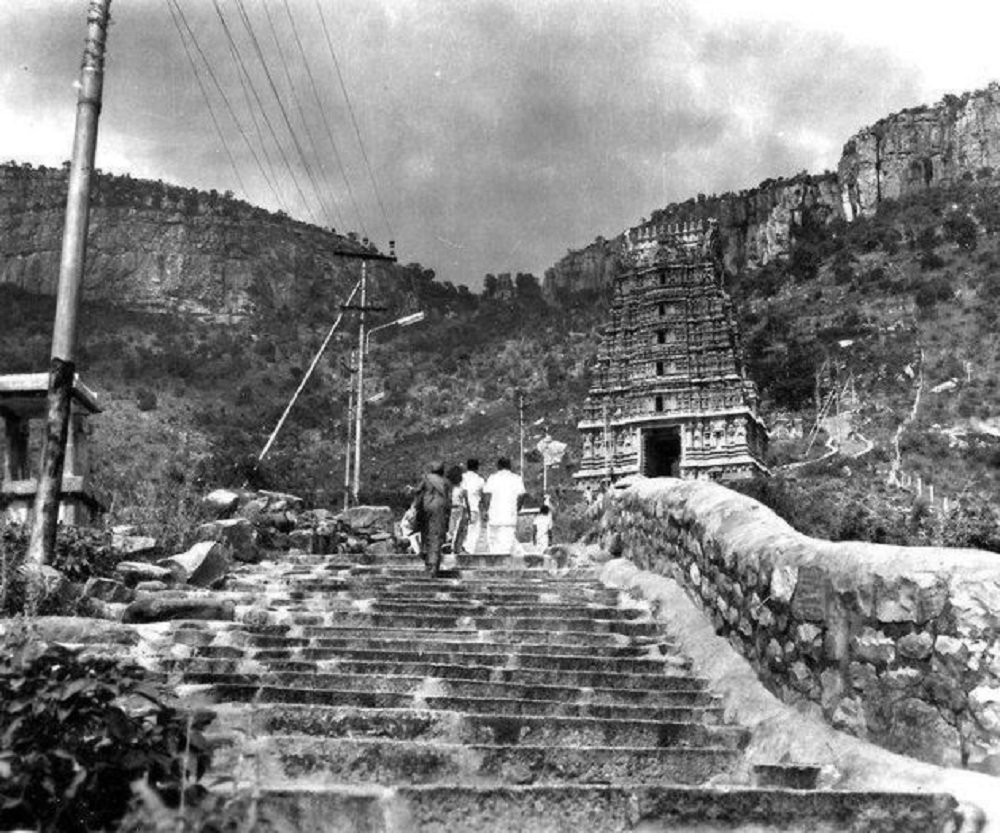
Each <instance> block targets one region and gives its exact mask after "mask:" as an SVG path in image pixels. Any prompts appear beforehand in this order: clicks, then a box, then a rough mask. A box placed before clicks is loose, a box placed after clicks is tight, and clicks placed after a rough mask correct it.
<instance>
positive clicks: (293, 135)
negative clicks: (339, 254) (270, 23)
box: [236, 0, 322, 225]
mask: <svg viewBox="0 0 1000 833" xmlns="http://www.w3.org/2000/svg"><path fill="white" fill-rule="evenodd" d="M236 6H237V8H238V9H239V11H240V16H241V18H242V20H243V25H244V26H245V27H246V30H247V33H248V34H249V35H250V42H251V44H252V45H253V48H254V51H255V52H256V53H257V58H258V60H259V61H260V64H261V67H262V69H263V70H264V77H265V78H267V83H268V86H270V88H271V93H272V94H273V95H274V100H275V101H276V102H277V104H278V110H279V112H280V113H281V118H282V120H283V121H284V122H285V127H286V128H287V129H288V133H289V135H290V136H291V138H292V144H293V145H294V146H295V150H296V152H297V153H298V156H299V159H300V160H301V162H302V167H303V168H304V169H305V172H306V178H307V179H308V180H309V182H310V183H311V184H312V187H313V191H314V192H315V196H316V200H317V202H319V203H320V205H322V199H321V197H320V190H319V186H318V185H317V184H316V177H315V175H314V174H313V171H312V166H311V165H310V164H309V160H308V159H307V158H306V154H305V151H304V150H303V149H302V144H301V143H300V142H299V137H298V134H296V132H295V129H294V128H293V127H292V121H291V119H290V118H289V117H288V111H287V110H286V109H285V105H284V103H282V101H281V95H280V94H279V92H278V87H277V85H276V84H275V83H274V78H273V77H272V76H271V71H270V70H269V69H268V67H267V61H266V59H265V58H264V50H263V49H262V48H261V46H260V41H259V40H258V39H257V34H256V32H254V28H253V23H252V22H251V21H250V17H249V15H248V14H247V11H246V7H245V6H244V5H243V0H236ZM310 210H311V209H310ZM313 221H314V222H316V220H315V216H314V219H313ZM317 225H318V223H317Z"/></svg>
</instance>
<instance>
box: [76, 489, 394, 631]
mask: <svg viewBox="0 0 1000 833" xmlns="http://www.w3.org/2000/svg"><path fill="white" fill-rule="evenodd" d="M204 505H205V508H206V510H207V513H208V514H209V515H213V516H214V518H213V519H212V520H210V521H207V522H206V523H203V524H201V525H200V526H198V527H197V528H196V529H195V530H194V532H193V533H192V539H193V543H192V545H191V547H190V548H189V549H187V550H186V551H185V552H181V553H176V554H174V555H171V556H169V557H166V558H162V557H160V555H161V553H160V552H159V548H158V547H157V543H156V541H155V540H154V539H152V538H148V537H144V536H137V535H134V534H133V533H134V529H132V528H131V527H118V528H116V529H115V531H114V537H113V546H114V548H115V549H116V550H118V551H119V552H123V553H127V554H128V558H127V560H125V561H122V562H120V563H119V564H118V565H117V566H116V568H115V574H116V577H115V578H93V579H91V580H90V581H88V582H87V584H86V586H85V587H84V590H83V595H84V597H85V600H86V601H85V609H86V610H87V612H89V613H90V614H92V615H96V616H99V617H101V618H106V619H122V620H123V621H126V622H153V621H162V620H169V619H231V618H232V615H233V613H232V609H231V605H230V606H229V607H228V608H227V606H226V604H224V603H220V602H219V601H218V599H214V598H212V597H211V596H210V595H209V594H208V593H207V591H209V590H219V589H223V588H225V586H226V583H227V579H228V578H229V577H230V576H231V575H232V573H233V571H234V569H235V568H236V567H237V566H238V565H239V563H243V564H256V563H258V562H260V561H262V560H264V559H265V558H269V559H277V560H280V558H281V557H282V555H284V554H285V553H289V554H314V553H329V554H340V555H345V556H350V557H352V560H354V561H355V562H356V563H359V564H366V563H371V562H372V561H373V560H374V559H375V558H377V557H379V556H385V555H391V554H394V553H399V552H405V549H406V547H405V541H404V540H403V539H401V538H398V537H397V536H396V535H395V534H394V531H393V530H394V526H395V523H394V518H393V514H392V511H391V510H390V509H389V507H387V506H356V507H353V508H351V509H348V510H346V511H344V512H340V513H334V512H331V511H329V510H327V509H306V508H305V506H304V502H303V500H302V499H301V498H299V497H296V496H294V495H288V494H282V493H279V492H268V491H247V490H239V491H237V490H229V489H216V490H215V491H213V492H211V493H210V494H208V495H207V496H206V498H205V501H204Z"/></svg>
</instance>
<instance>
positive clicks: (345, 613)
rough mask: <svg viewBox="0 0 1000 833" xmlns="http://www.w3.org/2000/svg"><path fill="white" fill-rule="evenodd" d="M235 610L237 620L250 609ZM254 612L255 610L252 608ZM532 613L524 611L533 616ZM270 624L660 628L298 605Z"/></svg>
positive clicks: (628, 632)
mask: <svg viewBox="0 0 1000 833" xmlns="http://www.w3.org/2000/svg"><path fill="white" fill-rule="evenodd" d="M250 609H251V608H250V606H247V607H246V608H245V609H244V610H240V609H239V608H237V618H239V617H240V616H241V615H244V614H245V613H246V611H248V610H250ZM254 609H257V608H256V606H254ZM532 612H535V611H526V613H532ZM268 618H269V620H270V623H271V624H291V625H313V626H316V627H335V626H343V627H352V628H374V629H378V630H379V631H384V630H386V629H395V630H399V629H404V630H411V629H431V630H438V631H441V632H446V631H498V632H501V633H509V634H521V633H523V632H525V631H549V632H551V633H560V634H561V633H564V632H566V631H576V632H591V633H601V634H620V635H622V636H633V637H636V636H645V637H655V636H656V635H657V634H658V632H659V626H658V625H657V624H656V623H655V622H654V621H652V620H651V619H628V618H620V617H615V616H614V615H613V614H612V615H611V616H607V617H598V616H573V617H562V616H558V615H553V616H532V615H509V616H507V615H502V614H501V613H490V612H486V611H484V612H476V613H475V615H472V613H471V612H470V613H468V614H465V613H462V614H461V615H458V613H453V614H451V615H448V614H437V613H435V612H433V611H429V612H420V611H414V612H410V613H394V612H387V611H378V610H368V611H366V610H357V609H350V610H343V609H340V610H337V609H335V610H323V609H321V608H319V607H317V608H312V607H309V606H306V605H302V604H299V603H294V604H292V605H290V606H288V607H281V608H275V609H273V610H271V611H270V612H269V614H268Z"/></svg>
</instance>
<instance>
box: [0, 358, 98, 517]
mask: <svg viewBox="0 0 1000 833" xmlns="http://www.w3.org/2000/svg"><path fill="white" fill-rule="evenodd" d="M48 385H49V376H48V374H47V373H16V374H13V375H8V376H0V417H3V427H4V434H5V442H4V460H3V483H2V484H0V511H2V516H0V517H2V518H3V519H5V520H8V521H13V522H15V523H25V522H26V521H27V520H28V517H29V516H30V514H31V511H32V509H33V508H34V504H35V493H36V492H37V491H38V480H37V477H36V476H35V475H34V474H32V465H31V458H32V456H34V455H32V453H31V449H32V443H31V423H32V422H35V423H36V424H39V426H41V425H42V424H44V421H45V417H46V410H47V407H48V399H47V397H48ZM100 410H101V409H100V407H98V404H97V397H96V396H95V395H94V393H93V391H91V390H90V389H89V388H88V387H87V386H86V385H84V384H83V383H82V382H81V381H80V379H79V377H77V378H76V379H74V380H73V394H72V401H71V406H70V424H69V432H68V434H67V438H66V461H65V463H64V464H63V481H62V491H61V493H60V500H59V520H60V521H61V522H62V523H65V524H69V525H74V526H75V525H80V524H86V523H88V522H89V521H90V520H91V519H92V518H93V516H94V515H95V514H97V513H98V512H100V511H101V508H102V507H101V504H100V503H99V502H98V501H97V500H96V499H95V498H94V496H93V495H92V494H91V493H90V492H89V491H88V489H87V474H88V468H89V457H88V453H87V424H86V420H87V417H89V416H90V415H91V414H96V413H100ZM43 430H44V429H43V428H41V427H40V428H39V434H38V435H37V436H38V439H39V443H37V445H38V447H39V448H40V440H41V437H42V433H41V431H43Z"/></svg>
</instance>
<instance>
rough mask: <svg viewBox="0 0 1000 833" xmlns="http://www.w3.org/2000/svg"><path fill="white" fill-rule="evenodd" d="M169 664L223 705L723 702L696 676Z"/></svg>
mask: <svg viewBox="0 0 1000 833" xmlns="http://www.w3.org/2000/svg"><path fill="white" fill-rule="evenodd" d="M166 664H167V665H168V666H170V667H172V668H173V670H174V671H175V672H180V673H183V675H184V680H185V682H186V683H188V684H191V685H196V686H199V687H206V686H214V687H215V696H216V697H217V698H218V699H219V700H221V701H239V702H248V701H252V700H254V699H262V700H270V701H272V702H288V703H295V702H300V703H315V704H317V705H323V703H324V697H326V696H327V693H328V692H345V691H349V692H354V693H355V694H357V695H358V696H359V697H364V696H366V695H371V696H372V697H374V696H376V695H378V694H382V693H401V694H408V695H409V696H411V697H428V696H430V697H456V698H481V699H496V700H521V701H528V700H556V701H562V702H566V703H574V702H579V703H593V704H610V705H629V706H653V707H671V706H676V707H685V706H712V705H718V703H719V701H718V698H717V697H716V696H715V695H714V694H712V693H711V692H710V691H708V690H707V689H706V687H705V684H704V682H703V681H702V680H699V679H698V678H694V677H688V678H686V679H684V680H681V681H679V682H678V686H677V688H674V689H644V688H630V689H621V688H618V689H615V688H601V687H595V688H580V687H579V686H570V685H546V684H544V683H541V684H538V683H535V684H532V683H523V682H498V681H493V680H446V679H430V680H429V679H428V678H426V677H414V676H404V675H388V674H387V675H383V676H379V677H372V678H368V677H363V676H359V675H356V674H331V673H325V674H323V675H322V678H321V679H317V675H316V674H313V673H307V674H303V673H297V672H281V673H273V672H272V673H263V674H261V673H252V674H246V673H239V672H238V671H237V666H238V663H237V661H234V660H179V661H173V662H168V663H166ZM330 696H331V697H332V696H334V695H330ZM337 696H339V695H337ZM367 703H368V701H366V700H364V699H360V700H358V705H367ZM372 707H373V708H374V706H372Z"/></svg>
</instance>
